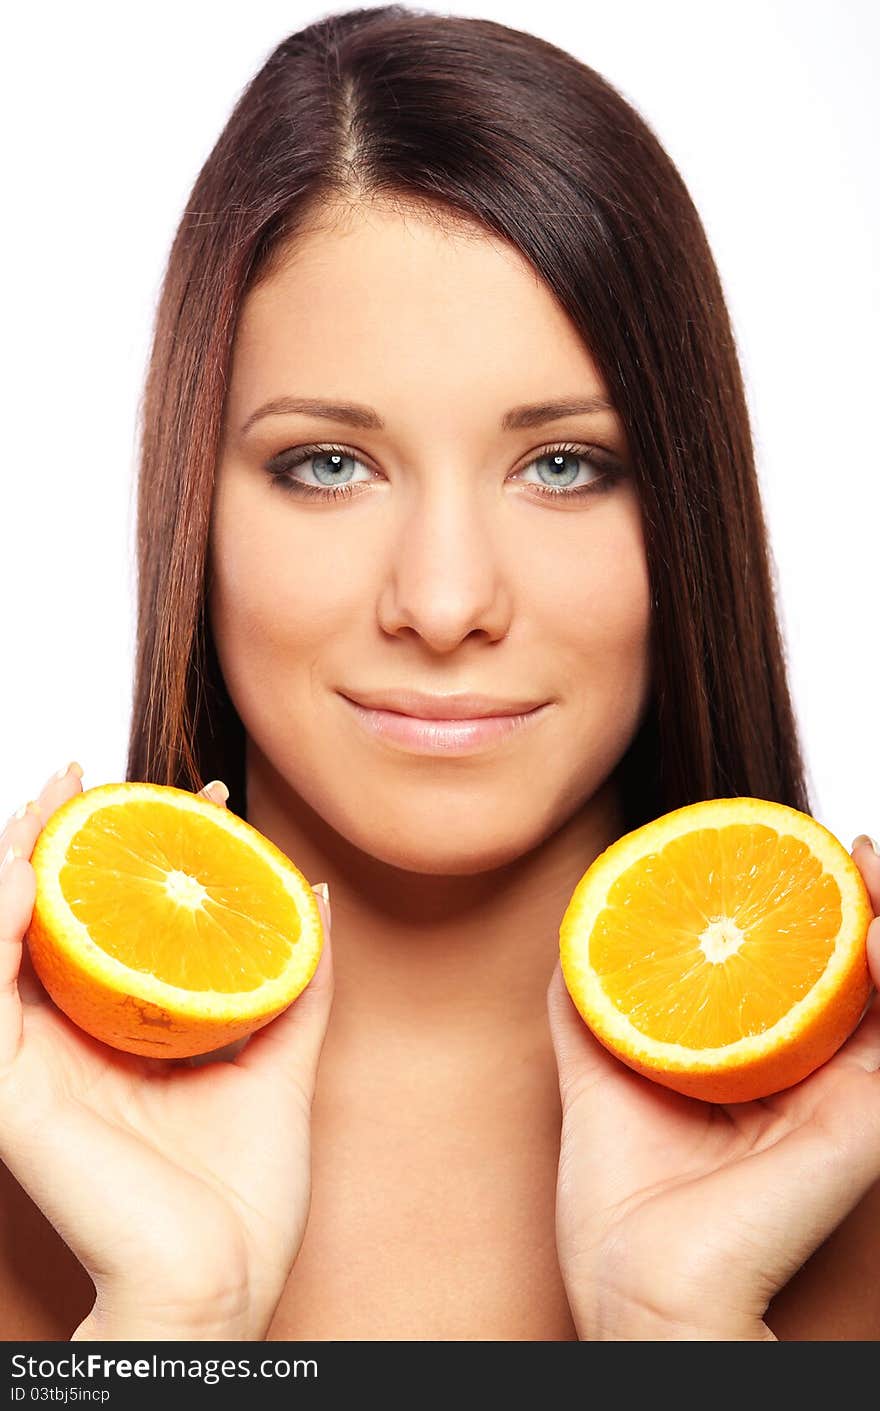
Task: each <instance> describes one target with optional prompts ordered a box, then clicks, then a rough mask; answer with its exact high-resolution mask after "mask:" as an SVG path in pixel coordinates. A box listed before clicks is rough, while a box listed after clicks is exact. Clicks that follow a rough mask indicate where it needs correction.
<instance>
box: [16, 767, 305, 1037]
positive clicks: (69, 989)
mask: <svg viewBox="0 0 880 1411" xmlns="http://www.w3.org/2000/svg"><path fill="white" fill-rule="evenodd" d="M31 861H32V864H33V867H34V870H35V872H36V876H37V893H36V903H35V906H34V913H33V918H32V921H31V925H30V929H29V931H28V944H29V948H30V953H31V956H32V959H33V963H34V968H35V970H36V971H37V974H38V975H39V977H40V979H41V980H42V982H43V984H44V985H45V987H46V989H47V991H48V993H49V994H50V995H51V997H52V999H53V1000H54V1001H55V1003H56V1004H57V1005H58V1007H59V1008H60V1009H62V1010H63V1011H64V1013H65V1014H67V1015H68V1017H69V1018H70V1019H72V1020H73V1021H74V1023H76V1024H78V1025H79V1027H80V1028H82V1029H84V1030H85V1031H86V1032H87V1033H89V1034H92V1035H93V1036H94V1037H95V1038H98V1039H101V1040H102V1041H103V1042H104V1043H107V1044H111V1045H112V1046H113V1047H115V1048H119V1049H124V1050H126V1051H128V1052H130V1053H138V1054H147V1055H152V1056H154V1057H160V1058H181V1057H186V1056H189V1055H193V1054H197V1053H206V1052H209V1051H210V1050H212V1049H216V1048H221V1047H223V1046H224V1045H225V1044H228V1043H231V1042H233V1041H234V1040H235V1039H239V1038H241V1037H243V1036H244V1035H246V1034H250V1033H252V1032H253V1031H254V1030H255V1029H258V1028H260V1027H262V1025H264V1024H267V1023H268V1022H269V1020H270V1019H273V1018H274V1017H275V1016H276V1015H277V1014H279V1013H281V1011H282V1010H283V1009H285V1008H286V1007H287V1006H288V1005H289V1004H290V1003H291V1002H292V1001H293V1000H294V999H295V998H296V997H297V995H299V994H300V993H301V991H302V990H303V989H304V988H305V986H306V985H307V984H308V982H309V980H310V979H311V977H312V975H313V974H314V971H315V968H316V966H317V964H318V959H319V956H320V953H321V946H322V943H323V932H322V928H321V916H320V912H319V910H318V904H317V901H316V899H315V896H314V893H313V892H312V889H311V887H310V886H309V883H308V882H307V880H306V878H305V877H304V876H303V874H302V872H300V871H299V869H298V868H296V867H295V866H294V865H293V863H292V862H291V861H290V860H289V858H287V857H286V856H285V855H284V853H282V852H281V850H280V849H279V848H277V847H276V846H275V845H274V843H271V842H270V841H269V839H268V838H265V837H264V836H263V835H262V834H261V833H260V832H258V831H257V829H256V828H253V827H251V825H250V824H249V823H246V822H245V821H244V820H243V819H241V818H238V817H237V816H236V815H235V814H234V813H230V812H229V811H228V810H227V809H225V808H220V807H218V806H217V805H216V804H213V803H211V802H209V801H208V800H207V799H202V798H197V797H196V796H195V795H194V794H191V793H188V792H186V790H183V789H176V788H172V787H168V786H165V785H158V784H141V783H122V784H105V785H102V786H100V787H98V788H94V789H86V790H85V791H83V792H82V793H79V794H76V795H75V796H74V797H73V798H72V799H70V800H69V801H68V802H67V803H65V804H63V805H62V806H61V807H60V808H59V809H58V810H57V811H56V812H55V813H54V814H53V815H52V816H51V818H50V819H49V821H48V822H47V824H46V826H45V828H44V829H43V830H42V832H41V833H40V835H39V837H38V838H37V842H36V845H35V848H34V852H33V856H32V858H31Z"/></svg>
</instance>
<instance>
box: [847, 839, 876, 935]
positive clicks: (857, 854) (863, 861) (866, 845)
mask: <svg viewBox="0 0 880 1411" xmlns="http://www.w3.org/2000/svg"><path fill="white" fill-rule="evenodd" d="M852 857H853V861H854V862H855V863H856V865H857V867H858V869H859V871H860V872H861V874H862V878H863V880H864V883H865V886H866V887H867V889H868V895H869V896H870V898H871V906H872V907H873V910H874V915H875V916H880V854H878V853H876V852H875V851H874V848H873V847H872V846H871V839H870V838H869V836H868V834H867V833H860V834H859V836H858V837H857V838H856V839H854V841H853V845H852Z"/></svg>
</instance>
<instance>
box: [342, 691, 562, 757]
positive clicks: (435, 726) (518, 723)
mask: <svg viewBox="0 0 880 1411" xmlns="http://www.w3.org/2000/svg"><path fill="white" fill-rule="evenodd" d="M341 699H342V700H345V701H346V702H347V703H348V706H349V707H350V709H351V710H352V712H353V713H354V715H355V717H356V719H357V721H358V722H359V724H360V725H361V726H362V727H363V729H364V730H366V731H367V732H368V733H369V734H370V735H371V736H372V737H373V738H374V739H378V740H379V741H381V742H382V743H383V744H385V745H387V746H390V747H392V748H397V749H400V750H404V751H407V752H408V753H410V754H435V755H436V754H442V755H464V754H474V753H476V752H477V751H484V750H489V749H491V748H498V747H500V746H502V745H503V744H505V743H506V742H507V741H508V740H510V739H511V737H512V736H514V735H515V734H517V733H519V732H520V731H521V730H524V729H528V728H534V726H535V725H536V723H537V722H538V721H540V720H542V719H543V718H544V716H545V715H546V714H547V713H548V711H549V710H550V703H544V704H542V705H539V706H537V707H532V708H531V709H528V710H525V711H514V712H511V711H510V709H509V703H507V706H508V708H507V712H506V713H504V714H498V715H474V714H469V715H459V716H445V717H441V716H423V715H410V714H408V713H407V712H405V711H400V710H396V709H395V710H388V709H384V708H380V707H370V706H364V705H362V704H361V703H360V702H359V701H355V700H353V699H352V698H351V697H350V696H342V695H341ZM395 699H396V700H397V701H398V703H399V700H400V698H399V697H396V698H395ZM423 699H424V698H423ZM431 704H432V705H436V704H437V698H436V697H434V698H433V699H432V702H431ZM443 705H444V709H449V708H450V707H451V702H450V701H449V698H446V700H445V701H444V702H443ZM484 705H485V698H483V706H482V707H481V708H484ZM454 708H456V709H459V710H461V709H463V707H462V704H461V701H460V700H459V702H458V704H457V705H456V706H455V707H454ZM474 708H475V707H474V703H473V698H471V703H470V705H469V706H468V707H467V709H468V710H470V711H473V710H474ZM496 708H497V707H496ZM420 709H424V705H423V704H422V705H420Z"/></svg>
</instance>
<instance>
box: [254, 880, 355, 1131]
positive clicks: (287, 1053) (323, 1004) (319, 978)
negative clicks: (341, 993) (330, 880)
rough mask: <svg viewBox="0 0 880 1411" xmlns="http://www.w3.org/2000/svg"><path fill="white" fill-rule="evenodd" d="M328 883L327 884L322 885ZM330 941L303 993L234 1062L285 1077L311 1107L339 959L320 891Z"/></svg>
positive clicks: (324, 923) (319, 903)
mask: <svg viewBox="0 0 880 1411" xmlns="http://www.w3.org/2000/svg"><path fill="white" fill-rule="evenodd" d="M319 885H322V886H323V885H326V884H319ZM312 890H313V891H314V892H315V893H316V899H317V902H318V910H319V911H320V913H321V923H322V926H323V929H324V943H323V946H322V947H321V955H320V958H319V960H318V964H317V967H316V969H315V973H314V975H313V976H312V978H311V980H310V981H309V983H308V984H307V985H306V987H305V989H304V990H303V991H302V993H301V994H300V995H298V996H297V998H296V999H295V1000H294V1001H293V1003H292V1004H289V1005H288V1007H287V1008H286V1009H284V1010H282V1012H281V1013H280V1014H278V1015H276V1017H275V1018H274V1019H272V1020H270V1022H269V1023H268V1024H266V1025H264V1027H263V1028H262V1029H258V1030H257V1032H256V1033H255V1034H252V1035H251V1037H250V1039H249V1041H248V1043H247V1046H246V1047H245V1049H244V1050H243V1052H242V1053H240V1054H239V1056H238V1058H236V1059H235V1060H234V1061H235V1063H236V1064H237V1066H238V1067H239V1068H245V1069H249V1070H253V1071H254V1072H257V1073H261V1074H265V1075H266V1077H267V1078H268V1077H270V1076H271V1077H272V1078H279V1077H280V1078H282V1079H286V1080H287V1081H289V1083H290V1084H291V1085H292V1086H293V1087H294V1088H295V1089H296V1090H297V1091H298V1092H299V1093H300V1094H301V1095H302V1097H303V1098H304V1099H305V1100H306V1102H307V1103H308V1104H311V1101H312V1097H313V1096H314V1091H315V1081H316V1078H317V1076H318V1061H319V1059H320V1057H321V1049H322V1047H323V1044H324V1036H325V1034H326V1032H327V1024H328V1021H329V1019H330V1009H331V1006H332V1003H333V955H332V951H331V947H330V906H329V903H328V902H327V901H325V899H324V897H323V895H322V893H321V892H319V891H317V888H314V887H313V888H312Z"/></svg>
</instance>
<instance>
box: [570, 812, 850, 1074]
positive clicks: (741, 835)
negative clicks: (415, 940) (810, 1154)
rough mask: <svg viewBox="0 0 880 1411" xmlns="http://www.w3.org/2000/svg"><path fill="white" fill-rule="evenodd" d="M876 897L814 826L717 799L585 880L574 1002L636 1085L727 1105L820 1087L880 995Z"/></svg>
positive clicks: (573, 908) (576, 915) (635, 837)
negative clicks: (879, 990) (826, 1066)
mask: <svg viewBox="0 0 880 1411" xmlns="http://www.w3.org/2000/svg"><path fill="white" fill-rule="evenodd" d="M872 914H873V913H872V909H871V904H870V899H869V897H868V894H867V890H866V888H865V885H864V882H863V881H862V878H861V875H860V873H859V870H858V868H857V867H856V865H855V863H854V862H853V860H852V858H851V857H850V856H849V854H848V853H847V852H846V850H845V849H844V848H843V847H842V845H841V844H840V843H839V842H838V840H837V839H836V838H835V837H834V835H833V834H832V833H830V832H829V831H828V830H827V829H826V828H824V827H823V826H822V825H821V824H820V823H818V822H817V821H816V820H815V819H813V818H811V817H810V816H809V815H807V814H803V813H800V812H798V811H797V810H795V809H792V808H788V807H787V806H785V805H783V804H776V803H770V802H768V801H767V800H763V799H752V798H732V799H710V800H705V801H703V802H701V803H698V804H692V805H690V806H688V807H687V808H683V809H677V810H675V811H674V812H672V813H668V814H665V815H663V816H662V817H661V818H658V819H654V820H653V821H652V822H650V823H648V824H645V825H644V826H643V827H642V828H639V829H636V830H635V831H634V832H632V833H629V834H626V835H625V836H624V837H623V838H620V839H618V840H617V842H616V843H614V844H612V846H611V847H610V848H608V849H606V851H605V852H604V853H602V854H601V855H600V856H599V857H598V858H597V859H596V861H595V863H594V864H593V865H592V867H590V868H589V869H588V871H587V872H586V873H585V874H584V877H583V878H582V879H581V881H580V882H579V884H578V886H577V888H576V889H575V892H574V893H573V895H572V898H571V901H570V903H569V906H568V908H567V910H566V913H565V916H564V917H563V921H562V925H561V927H560V955H561V963H562V969H563V974H564V976H565V980H566V984H567V986H568V989H569V992H570V993H571V995H572V998H573V1000H574V1002H575V1005H576V1006H577V1008H578V1010H579V1012H580V1013H581V1015H582V1017H583V1018H584V1019H585V1021H586V1022H587V1023H588V1024H589V1026H590V1028H591V1029H592V1030H593V1032H594V1033H595V1034H596V1036H597V1037H598V1038H599V1039H600V1040H601V1042H602V1043H604V1044H605V1046H606V1047H607V1048H609V1049H610V1050H611V1051H612V1052H614V1053H616V1054H617V1056H618V1057H619V1058H621V1059H622V1060H623V1061H624V1062H625V1063H628V1064H629V1066H630V1067H632V1068H634V1069H636V1071H638V1072H641V1073H644V1074H645V1075H646V1076H648V1077H651V1078H653V1079H654V1080H655V1081H657V1082H660V1083H664V1084H665V1085H666V1086H668V1087H672V1088H675V1089H676V1090H677V1091H679V1092H683V1093H686V1094H689V1095H691V1096H694V1097H701V1098H705V1099H708V1100H712V1101H716V1102H737V1101H745V1100H748V1099H750V1098H754V1097H763V1096H767V1095H768V1094H769V1093H771V1092H776V1091H778V1090H780V1089H781V1088H783V1087H787V1086H790V1085H791V1084H792V1083H794V1082H798V1081H799V1080H800V1079H801V1078H804V1077H806V1076H807V1075H808V1074H809V1073H810V1072H812V1071H813V1070H814V1069H815V1068H817V1067H818V1066H819V1065H820V1064H821V1063H824V1062H825V1061H826V1060H827V1059H828V1058H830V1057H831V1055H832V1054H833V1053H834V1052H835V1051H836V1049H837V1048H839V1046H840V1044H841V1043H843V1042H844V1040H845V1039H846V1038H847V1037H848V1035H849V1034H850V1033H851V1032H852V1030H853V1029H854V1028H855V1026H856V1024H857V1023H858V1021H859V1019H860V1017H861V1015H862V1013H863V1011H864V1007H865V1004H866V1002H867V999H868V996H869V994H870V990H871V983H870V975H869V972H868V966H867V954H866V947H865V940H866V936H867V930H868V926H869V924H870V921H871V919H872Z"/></svg>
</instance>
